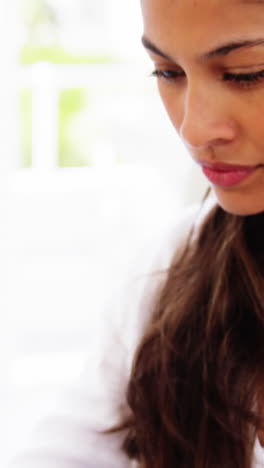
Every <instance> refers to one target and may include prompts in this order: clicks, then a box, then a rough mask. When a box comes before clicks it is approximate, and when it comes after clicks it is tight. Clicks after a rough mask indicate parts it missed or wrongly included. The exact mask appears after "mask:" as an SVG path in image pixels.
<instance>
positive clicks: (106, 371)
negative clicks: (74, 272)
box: [8, 200, 264, 468]
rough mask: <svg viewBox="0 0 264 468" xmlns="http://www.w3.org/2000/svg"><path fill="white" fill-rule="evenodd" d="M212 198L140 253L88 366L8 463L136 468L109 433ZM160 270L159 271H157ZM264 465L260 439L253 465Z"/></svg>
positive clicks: (32, 467)
mask: <svg viewBox="0 0 264 468" xmlns="http://www.w3.org/2000/svg"><path fill="white" fill-rule="evenodd" d="M212 203H215V201H214V200H212V201H209V202H208V203H207V204H206V206H205V208H204V209H203V210H202V212H200V213H199V214H198V216H197V213H198V206H195V207H192V208H191V209H188V210H187V212H186V213H185V214H184V216H183V217H181V220H180V221H179V222H177V223H175V226H170V227H169V228H168V229H166V232H165V233H163V234H162V235H161V236H160V237H159V239H157V238H155V239H153V242H152V243H151V245H149V246H148V248H147V249H144V251H142V252H141V253H140V258H139V259H138V260H139V261H138V262H136V269H135V271H134V272H133V274H132V275H131V278H130V279H129V280H128V281H127V282H126V285H125V287H122V293H121V295H120V294H117V295H115V297H114V299H113V300H112V301H111V305H110V306H109V307H107V308H106V311H105V314H104V317H103V320H102V327H101V333H100V336H98V337H96V340H95V341H94V344H93V349H92V352H91V355H90V357H89V359H88V361H87V366H86V369H85V370H84V372H83V375H82V377H81V379H80V381H79V382H78V383H76V385H75V386H74V387H73V388H72V389H71V390H69V392H68V394H67V395H65V396H64V398H63V402H61V405H60V408H58V409H57V413H56V414H54V415H53V416H52V417H49V418H47V420H46V421H43V422H42V423H41V424H40V425H39V427H38V428H36V431H35V434H34V437H33V438H32V443H31V448H29V449H28V450H27V451H26V452H25V453H24V454H19V456H18V457H17V458H16V459H14V460H13V462H11V464H10V465H9V466H8V468H134V467H137V463H136V462H131V461H130V460H129V459H128V458H127V457H126V456H125V454H124V453H123V451H122V450H121V445H122V440H123V437H124V434H120V433H119V434H114V435H111V436H109V435H104V434H99V433H98V431H104V430H106V429H109V428H111V427H113V426H114V425H115V424H117V423H119V422H120V415H121V414H123V412H125V413H128V412H129V410H128V408H127V405H126V398H125V392H126V387H127V383H128V381H129V375H130V369H131V363H132V359H133V356H134V352H135V350H136V348H137V344H138V342H139V340H140V338H141V337H142V335H143V333H144V328H145V325H146V324H147V322H148V319H149V318H150V316H151V311H152V305H153V303H154V300H155V295H156V294H157V293H158V291H159V290H160V288H161V287H162V285H163V284H164V282H165V280H166V269H167V268H168V267H169V265H170V264H171V261H172V258H173V256H174V254H175V251H177V249H178V248H179V247H180V246H181V245H182V244H183V242H184V239H185V238H186V236H187V234H188V232H189V230H190V226H191V225H192V223H193V222H194V221H195V224H198V225H199V224H200V221H201V219H202V218H203V216H204V214H205V212H206V211H207V210H208V209H209V208H210V207H211V204H212ZM154 272H159V273H157V274H154V275H153V274H152V273H154ZM261 467H264V455H263V449H262V448H261V446H260V444H259V441H258V439H257V440H256V444H255V450H254V457H253V460H252V468H261Z"/></svg>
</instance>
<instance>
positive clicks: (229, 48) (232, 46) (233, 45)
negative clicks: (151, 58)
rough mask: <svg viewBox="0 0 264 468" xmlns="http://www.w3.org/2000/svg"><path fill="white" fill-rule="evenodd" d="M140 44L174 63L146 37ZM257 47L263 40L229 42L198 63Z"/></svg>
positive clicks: (204, 56) (263, 43)
mask: <svg viewBox="0 0 264 468" xmlns="http://www.w3.org/2000/svg"><path fill="white" fill-rule="evenodd" d="M141 41H142V44H143V46H144V47H145V48H146V49H148V50H150V51H151V52H153V53H154V54H156V55H160V56H161V57H163V58H165V59H167V60H170V61H172V62H174V61H175V60H174V59H173V58H172V57H170V56H169V55H168V54H167V53H165V52H163V51H162V50H160V49H159V48H158V47H157V46H156V45H155V44H153V43H152V42H151V41H150V40H149V39H148V38H147V37H146V36H143V37H142V39H141ZM258 45H264V38H260V39H252V40H248V39H247V40H245V39H241V40H236V41H233V42H229V43H226V44H222V45H221V46H219V47H217V48H216V49H213V50H210V51H209V52H206V53H205V54H203V55H202V56H200V57H199V59H198V61H200V62H207V61H208V60H210V59H213V58H215V57H224V56H226V55H228V54H230V53H231V52H233V51H234V50H237V49H242V48H249V47H253V46H258Z"/></svg>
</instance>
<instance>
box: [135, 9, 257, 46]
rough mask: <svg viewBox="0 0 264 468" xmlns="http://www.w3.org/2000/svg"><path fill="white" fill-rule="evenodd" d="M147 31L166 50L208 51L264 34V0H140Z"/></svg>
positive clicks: (145, 30)
mask: <svg viewBox="0 0 264 468" xmlns="http://www.w3.org/2000/svg"><path fill="white" fill-rule="evenodd" d="M141 5H142V12H143V19H144V34H145V35H146V36H147V37H148V38H149V39H150V40H152V41H153V42H155V43H156V44H157V45H159V46H160V47H163V48H165V50H168V51H170V50H172V49H173V47H175V48H177V47H178V46H180V47H181V48H182V47H185V46H186V48H187V49H189V48H193V47H194V48H195V49H197V48H200V49H205V50H207V48H208V43H209V42H210V44H211V45H214V44H216V45H217V44H218V43H219V42H220V43H221V42H223V41H224V42H226V40H227V39H229V38H231V39H232V36H234V37H235V36H237V35H240V36H241V35H242V36H243V35H248V34H249V33H251V34H254V33H256V34H257V35H263V36H264V27H263V25H264V0H141Z"/></svg>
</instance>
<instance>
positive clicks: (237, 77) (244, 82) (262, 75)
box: [151, 69, 264, 88]
mask: <svg viewBox="0 0 264 468" xmlns="http://www.w3.org/2000/svg"><path fill="white" fill-rule="evenodd" d="M151 76H154V77H156V78H159V79H163V80H165V81H169V82H177V81H178V80H179V79H181V78H183V77H184V74H183V73H181V72H177V71H175V70H161V69H157V70H154V71H153V72H152V73H151ZM223 81H227V82H231V83H234V84H237V85H238V86H240V87H241V88H250V87H252V86H254V85H257V84H259V83H260V82H261V81H264V70H260V71H257V72H253V73H227V72H226V73H224V75H223Z"/></svg>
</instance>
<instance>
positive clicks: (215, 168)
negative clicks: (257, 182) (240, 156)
mask: <svg viewBox="0 0 264 468" xmlns="http://www.w3.org/2000/svg"><path fill="white" fill-rule="evenodd" d="M199 164H200V165H201V166H202V170H203V173H204V175H205V176H206V177H207V178H208V179H209V180H210V182H212V183H213V184H214V185H220V186H222V187H232V186H234V185H237V184H239V183H240V182H242V181H243V180H244V179H246V178H247V177H249V176H250V175H251V174H252V173H253V172H255V171H256V170H257V169H259V168H260V167H261V165H256V166H245V165H238V164H225V163H208V162H206V161H201V162H199Z"/></svg>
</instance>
